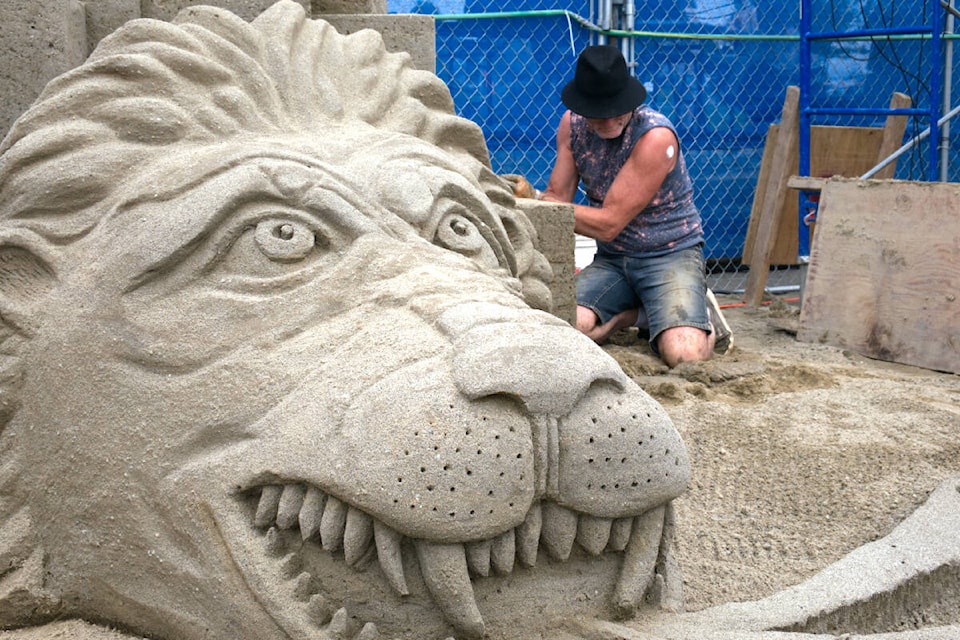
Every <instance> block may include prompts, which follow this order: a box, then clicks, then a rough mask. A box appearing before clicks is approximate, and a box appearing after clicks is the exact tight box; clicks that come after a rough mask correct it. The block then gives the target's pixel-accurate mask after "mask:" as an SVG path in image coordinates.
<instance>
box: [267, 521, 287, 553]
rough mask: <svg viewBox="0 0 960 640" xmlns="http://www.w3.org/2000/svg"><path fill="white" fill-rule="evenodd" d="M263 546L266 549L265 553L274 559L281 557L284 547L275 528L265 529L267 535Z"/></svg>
mask: <svg viewBox="0 0 960 640" xmlns="http://www.w3.org/2000/svg"><path fill="white" fill-rule="evenodd" d="M265 538H266V540H265V545H266V548H267V553H269V554H270V555H271V556H273V557H274V558H279V557H280V556H282V555H283V552H284V545H283V540H282V539H281V538H280V532H279V531H277V528H276V527H270V528H269V529H267V535H266V536H265Z"/></svg>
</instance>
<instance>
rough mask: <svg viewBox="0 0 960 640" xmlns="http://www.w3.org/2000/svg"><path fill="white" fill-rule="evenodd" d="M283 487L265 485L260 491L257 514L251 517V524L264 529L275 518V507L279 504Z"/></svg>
mask: <svg viewBox="0 0 960 640" xmlns="http://www.w3.org/2000/svg"><path fill="white" fill-rule="evenodd" d="M282 493H283V487H282V486H280V485H267V486H265V487H263V489H261V491H260V502H259V503H257V514H256V515H255V516H254V517H253V526H255V527H257V528H258V529H266V528H267V527H269V526H270V525H272V524H273V523H274V522H275V521H276V519H277V507H278V506H279V505H280V496H281V494H282Z"/></svg>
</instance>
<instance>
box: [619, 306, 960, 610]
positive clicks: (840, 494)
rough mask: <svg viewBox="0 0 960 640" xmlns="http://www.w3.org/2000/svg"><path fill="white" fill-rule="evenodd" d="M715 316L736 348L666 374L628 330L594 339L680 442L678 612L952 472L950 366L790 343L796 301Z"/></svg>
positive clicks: (780, 583) (775, 567) (956, 382)
mask: <svg viewBox="0 0 960 640" xmlns="http://www.w3.org/2000/svg"><path fill="white" fill-rule="evenodd" d="M720 302H721V305H723V306H725V307H727V305H735V304H737V300H736V299H735V298H724V297H723V296H720ZM725 315H726V316H727V319H728V322H729V323H730V324H731V325H732V327H733V330H734V336H735V347H734V349H733V350H732V351H731V352H730V353H728V354H726V355H724V356H720V357H718V358H716V359H714V360H711V361H708V362H705V363H697V364H693V365H681V366H680V367H678V368H677V369H676V370H674V371H669V370H667V369H665V368H664V367H662V366H661V365H660V364H659V363H658V361H657V360H656V359H654V358H653V356H652V355H651V354H650V351H649V349H648V347H647V346H646V342H644V341H640V340H638V339H637V338H636V337H633V336H632V335H631V334H630V333H629V332H626V333H623V334H620V335H618V336H616V337H615V338H614V340H612V341H611V344H610V345H608V346H606V347H605V348H606V349H607V350H608V352H609V353H611V355H613V356H614V357H615V358H617V360H618V361H619V362H620V363H621V366H622V367H623V368H624V370H625V371H626V372H627V373H628V374H629V375H630V376H631V377H633V378H634V379H635V380H636V381H637V382H638V383H639V384H640V385H641V386H642V387H643V388H644V389H645V390H646V391H647V392H648V393H650V394H651V395H653V396H654V397H655V398H657V399H658V400H659V401H660V402H661V403H662V404H663V405H664V407H665V408H666V410H667V412H668V413H669V414H670V415H671V417H672V418H673V419H674V421H675V423H676V425H677V427H678V428H679V429H680V431H681V433H682V434H683V436H684V439H685V441H686V443H687V447H688V448H689V451H690V455H691V459H692V465H693V482H692V485H691V487H690V490H689V492H688V493H687V494H686V495H685V496H683V497H682V498H681V499H679V500H678V501H677V519H678V524H677V533H678V540H677V544H676V549H677V554H678V559H679V562H680V566H681V568H682V570H683V577H684V588H685V603H686V608H687V610H699V609H703V608H707V607H711V606H714V605H718V604H722V603H726V602H739V601H746V600H755V599H759V598H762V597H765V596H768V595H771V594H773V593H774V592H776V591H779V590H781V589H783V588H785V587H787V586H790V585H793V584H795V583H798V582H800V581H802V580H803V579H805V578H807V577H810V576H811V575H813V574H814V573H816V572H817V571H819V570H820V569H822V568H823V567H825V566H826V565H828V564H830V563H832V562H834V561H836V560H838V559H839V558H841V557H843V556H844V555H846V554H847V553H848V552H850V551H851V550H853V549H854V548H856V547H858V546H860V545H862V544H864V543H867V542H870V541H872V540H875V539H877V538H880V537H883V536H885V535H887V534H888V533H889V532H890V531H891V529H893V527H894V526H896V525H897V524H898V523H899V522H900V521H902V520H903V519H904V518H906V517H907V516H908V515H909V514H910V513H911V512H913V511H914V510H915V509H916V508H917V507H918V506H920V505H921V504H922V503H923V502H924V501H925V500H926V498H927V496H928V495H929V494H930V492H931V491H933V490H934V489H935V488H936V487H937V486H938V485H939V484H940V483H941V482H943V481H944V480H946V479H947V478H949V477H951V476H955V475H957V474H960V376H957V375H952V374H946V373H938V372H934V371H929V370H925V369H919V368H915V367H909V366H903V365H898V364H893V363H887V362H881V361H876V360H871V359H868V358H865V357H863V356H860V355H858V354H855V353H850V352H846V351H842V350H839V349H836V348H834V347H829V346H823V345H818V344H806V343H801V342H798V341H797V340H796V337H795V331H796V327H797V324H798V321H799V306H798V304H797V303H796V302H785V301H784V300H782V299H778V300H774V301H773V302H772V303H771V304H769V305H768V306H764V307H761V308H759V309H757V308H753V307H743V306H730V307H727V308H726V309H725ZM949 617H950V616H947V618H949ZM927 622H932V623H937V624H958V623H960V613H957V612H954V614H953V619H947V620H930V621H927Z"/></svg>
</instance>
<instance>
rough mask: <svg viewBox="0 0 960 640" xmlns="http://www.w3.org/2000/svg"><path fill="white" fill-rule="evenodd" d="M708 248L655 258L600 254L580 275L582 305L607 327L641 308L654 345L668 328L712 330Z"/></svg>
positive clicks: (580, 299)
mask: <svg viewBox="0 0 960 640" xmlns="http://www.w3.org/2000/svg"><path fill="white" fill-rule="evenodd" d="M706 292H707V278H706V270H705V268H704V262H703V247H702V245H697V246H695V247H691V248H689V249H683V250H681V251H676V252H674V253H670V254H667V255H664V256H657V257H655V258H633V257H628V256H613V255H607V254H599V253H598V254H597V255H596V256H594V258H593V262H591V263H590V264H589V265H588V266H587V267H585V268H584V269H582V270H581V271H580V272H579V273H578V274H577V304H578V305H579V306H582V307H587V308H588V309H591V310H593V312H594V313H596V314H597V316H598V317H599V318H600V323H601V324H603V323H605V322H607V321H608V320H610V318H612V317H613V316H615V315H616V314H618V313H620V312H621V311H626V310H628V309H637V308H640V307H642V308H643V310H644V311H645V312H646V314H647V318H648V320H649V323H650V344H651V345H654V344H656V338H657V336H659V335H660V333H661V332H663V331H664V330H665V329H670V328H673V327H697V328H698V329H703V330H704V331H710V316H709V311H708V310H707V299H706Z"/></svg>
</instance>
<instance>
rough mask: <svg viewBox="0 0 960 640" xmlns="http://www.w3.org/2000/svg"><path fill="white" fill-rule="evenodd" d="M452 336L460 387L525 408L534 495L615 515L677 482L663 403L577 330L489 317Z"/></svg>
mask: <svg viewBox="0 0 960 640" xmlns="http://www.w3.org/2000/svg"><path fill="white" fill-rule="evenodd" d="M456 344H457V347H458V349H457V353H456V355H455V357H454V378H455V382H456V384H457V387H458V388H459V390H460V391H461V392H462V393H463V394H464V395H466V396H467V397H469V398H471V399H478V398H482V397H487V396H497V395H504V396H514V397H516V398H517V400H518V401H519V403H521V404H522V405H523V406H524V407H526V409H527V410H528V411H529V412H530V414H531V415H532V416H534V418H533V420H532V430H533V434H532V435H533V438H532V439H533V449H534V460H535V462H536V469H535V473H536V477H537V483H536V484H537V492H538V494H539V497H541V498H546V499H549V500H550V501H553V502H556V503H558V504H560V505H563V506H565V507H569V508H571V509H574V510H576V511H579V512H582V513H589V514H591V515H595V516H601V517H605V518H619V517H626V516H632V515H636V514H638V513H643V512H645V511H647V510H648V509H651V508H653V507H656V506H658V505H660V504H663V503H665V502H667V501H668V500H670V499H672V498H674V497H676V496H678V495H679V494H680V493H682V492H683V491H684V489H685V488H686V486H687V483H688V481H689V479H690V466H689V458H688V456H687V451H686V448H685V446H684V444H683V441H682V440H681V438H680V435H679V433H678V432H677V431H676V429H675V428H674V426H673V423H672V422H671V421H670V418H669V417H668V416H667V414H666V412H665V411H664V410H663V408H662V407H661V406H660V405H659V404H658V403H657V402H655V401H654V400H653V399H652V398H651V397H650V396H648V395H647V394H646V393H645V392H644V391H643V390H642V389H640V388H639V387H638V386H637V385H636V384H635V383H634V382H633V381H631V380H630V379H629V378H628V377H627V376H626V375H625V374H624V373H623V371H622V370H621V369H620V367H619V366H618V365H617V363H616V361H615V360H613V358H611V357H610V356H609V355H607V354H606V352H604V351H603V350H602V349H600V348H598V347H597V346H596V345H595V344H594V343H593V342H592V341H591V340H589V339H588V338H586V337H585V336H583V335H582V334H580V333H579V332H577V331H575V330H573V329H572V328H570V327H567V326H566V325H552V324H550V325H540V324H530V323H517V322H504V323H492V324H484V325H481V326H478V327H474V328H472V329H470V330H469V331H467V332H466V333H464V334H463V335H462V336H461V337H460V338H459V339H458V340H457V342H456ZM571 364H572V365H573V366H571Z"/></svg>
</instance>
